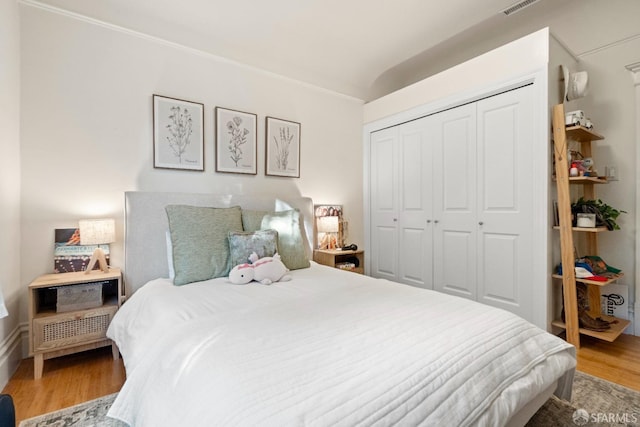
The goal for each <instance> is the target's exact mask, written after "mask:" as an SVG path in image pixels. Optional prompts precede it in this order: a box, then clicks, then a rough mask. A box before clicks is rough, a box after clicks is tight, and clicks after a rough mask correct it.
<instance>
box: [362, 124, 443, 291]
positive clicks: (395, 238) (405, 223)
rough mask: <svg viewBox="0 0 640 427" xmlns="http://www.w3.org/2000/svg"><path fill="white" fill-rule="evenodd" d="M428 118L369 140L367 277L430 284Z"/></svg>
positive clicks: (426, 285)
mask: <svg viewBox="0 0 640 427" xmlns="http://www.w3.org/2000/svg"><path fill="white" fill-rule="evenodd" d="M429 132H430V129H429V128H428V120H427V119H426V118H423V119H419V120H415V121H411V122H408V123H405V124H403V125H400V126H395V127H393V128H389V129H384V130H381V131H378V132H374V133H372V135H371V249H372V250H371V257H370V259H371V270H370V271H371V275H372V276H374V277H381V278H386V279H389V280H394V281H399V282H402V283H406V284H409V285H413V286H419V287H424V288H429V289H431V288H433V285H432V235H431V233H432V221H431V213H432V208H431V205H432V198H433V197H432V182H431V174H432V170H431V169H432V168H431V161H432V155H431V145H430V142H429V140H428V138H427V136H428V135H429Z"/></svg>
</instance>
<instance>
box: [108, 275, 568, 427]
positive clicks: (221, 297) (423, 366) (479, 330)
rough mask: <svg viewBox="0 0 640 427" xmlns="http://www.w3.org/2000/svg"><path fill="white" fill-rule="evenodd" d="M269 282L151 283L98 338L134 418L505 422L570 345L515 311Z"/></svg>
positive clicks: (329, 279)
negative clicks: (123, 373)
mask: <svg viewBox="0 0 640 427" xmlns="http://www.w3.org/2000/svg"><path fill="white" fill-rule="evenodd" d="M291 273H292V276H293V280H291V281H290V282H284V283H275V284H273V285H270V286H264V285H260V284H258V283H252V284H249V285H244V286H239V285H232V284H230V283H229V282H228V281H227V280H226V279H214V280H210V281H206V282H200V283H195V284H191V285H186V286H182V287H175V286H173V285H172V284H171V282H170V281H169V280H168V279H159V280H155V281H152V282H149V283H148V284H147V285H145V286H144V287H142V288H141V289H140V290H138V291H137V292H136V293H135V294H134V296H133V297H132V298H130V300H129V301H127V303H126V304H124V305H123V307H122V308H121V309H120V310H119V311H118V313H117V314H116V316H115V318H114V319H113V322H112V323H111V326H110V327H109V331H108V333H107V335H108V336H109V337H110V338H112V339H113V340H114V341H115V342H116V344H117V345H118V347H119V348H120V350H121V352H122V355H123V358H124V360H125V364H126V369H127V381H126V382H125V385H124V386H123V388H122V390H121V391H120V393H119V395H118V397H117V399H116V401H115V402H114V404H113V406H112V407H111V409H110V411H109V416H111V417H113V418H117V419H120V420H122V421H124V422H126V423H128V424H130V425H135V426H165V425H166V426H175V425H189V426H199V425H202V426H214V425H215V426H218V425H225V426H226V425H240V426H245V425H246V426H256V425H273V426H285V425H310V426H311V425H317V426H334V425H345V426H354V425H367V426H369V425H395V424H399V425H445V424H446V425H504V424H505V423H506V422H507V421H508V420H509V418H510V417H511V416H512V415H513V414H514V413H516V412H517V411H518V410H519V409H520V408H522V407H523V406H524V405H525V404H526V403H527V402H528V401H529V400H530V399H531V398H533V397H534V396H536V395H537V394H538V393H540V392H541V391H542V390H544V389H546V388H547V387H548V386H549V385H550V384H552V383H553V382H555V381H558V380H560V385H561V387H560V389H559V390H557V394H560V395H561V397H567V394H566V393H568V392H569V393H570V380H571V378H572V375H573V368H574V367H575V350H574V348H573V347H572V346H571V345H569V344H567V343H566V342H565V341H563V340H561V339H559V338H557V337H555V336H553V335H551V334H548V333H546V332H544V331H542V330H540V329H539V328H537V327H535V326H533V325H531V324H529V323H528V322H526V321H524V320H522V319H520V318H518V317H517V316H514V315H512V314H511V313H508V312H505V311H502V310H498V309H495V308H492V307H488V306H485V305H482V304H479V303H476V302H473V301H468V300H465V299H461V298H457V297H452V296H449V295H445V294H441V293H438V292H433V291H428V290H423V289H417V288H413V287H410V286H406V285H401V284H397V283H392V282H389V281H386V280H380V279H372V278H369V277H366V276H361V275H356V274H353V273H347V272H342V271H339V270H337V269H333V268H328V267H325V266H320V265H317V264H315V263H314V264H313V265H312V267H311V268H309V269H303V270H295V271H293V272H291Z"/></svg>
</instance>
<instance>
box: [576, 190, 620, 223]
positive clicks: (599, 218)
mask: <svg viewBox="0 0 640 427" xmlns="http://www.w3.org/2000/svg"><path fill="white" fill-rule="evenodd" d="M571 213H572V214H573V221H574V225H575V221H576V218H577V217H578V215H577V214H579V213H593V214H595V215H596V227H603V226H604V227H607V229H609V230H620V226H618V224H617V223H616V219H617V218H618V216H620V214H621V213H627V212H626V211H623V210H618V209H615V208H613V207H611V206H609V205H607V204H606V203H604V202H603V201H602V200H600V199H598V200H585V199H584V198H583V197H580V198H579V199H578V201H577V202H574V203H572V204H571Z"/></svg>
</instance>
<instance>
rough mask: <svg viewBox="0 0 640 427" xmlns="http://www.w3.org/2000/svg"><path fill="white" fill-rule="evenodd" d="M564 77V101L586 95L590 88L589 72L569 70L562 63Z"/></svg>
mask: <svg viewBox="0 0 640 427" xmlns="http://www.w3.org/2000/svg"><path fill="white" fill-rule="evenodd" d="M561 67H562V75H563V77H564V98H563V99H564V101H573V100H576V99H578V98H582V97H583V96H585V95H586V94H587V92H588V89H589V74H588V73H587V72H586V71H576V72H571V71H569V68H568V67H565V66H564V65H561Z"/></svg>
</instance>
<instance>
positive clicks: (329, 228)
mask: <svg viewBox="0 0 640 427" xmlns="http://www.w3.org/2000/svg"><path fill="white" fill-rule="evenodd" d="M318 232H319V233H324V235H323V237H322V239H321V241H320V244H319V246H320V249H325V248H326V249H335V248H337V247H338V233H339V232H340V219H339V218H338V217H337V216H322V217H319V218H318Z"/></svg>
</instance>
